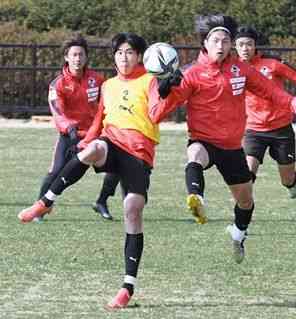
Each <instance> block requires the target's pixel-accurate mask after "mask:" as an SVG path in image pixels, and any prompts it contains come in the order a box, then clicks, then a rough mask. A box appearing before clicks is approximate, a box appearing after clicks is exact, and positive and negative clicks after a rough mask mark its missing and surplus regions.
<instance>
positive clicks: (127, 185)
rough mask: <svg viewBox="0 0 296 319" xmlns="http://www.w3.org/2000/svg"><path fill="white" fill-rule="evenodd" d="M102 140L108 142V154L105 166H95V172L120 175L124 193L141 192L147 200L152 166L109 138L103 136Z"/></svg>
mask: <svg viewBox="0 0 296 319" xmlns="http://www.w3.org/2000/svg"><path fill="white" fill-rule="evenodd" d="M101 140H103V141H105V142H106V143H107V144H108V154H107V159H106V163H105V164H104V165H103V166H101V167H94V169H95V172H96V173H101V172H107V173H113V174H117V175H118V176H119V177H120V182H121V187H122V189H123V192H124V195H127V194H128V193H136V194H141V195H143V196H144V197H145V199H146V201H147V191H148V189H149V185H150V174H151V169H152V167H150V166H149V165H148V163H146V162H145V161H143V160H141V159H138V158H137V157H135V156H133V155H131V154H129V153H127V152H126V151H124V150H123V149H121V148H119V147H118V146H116V145H115V144H113V143H112V142H111V141H110V140H108V139H107V138H101Z"/></svg>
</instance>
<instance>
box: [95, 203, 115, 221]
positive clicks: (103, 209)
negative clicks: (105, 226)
mask: <svg viewBox="0 0 296 319" xmlns="http://www.w3.org/2000/svg"><path fill="white" fill-rule="evenodd" d="M92 208H93V210H94V211H95V212H96V213H99V214H100V215H101V216H102V217H103V218H105V219H108V220H113V217H112V215H111V214H110V212H109V209H108V206H107V203H94V204H93V205H92Z"/></svg>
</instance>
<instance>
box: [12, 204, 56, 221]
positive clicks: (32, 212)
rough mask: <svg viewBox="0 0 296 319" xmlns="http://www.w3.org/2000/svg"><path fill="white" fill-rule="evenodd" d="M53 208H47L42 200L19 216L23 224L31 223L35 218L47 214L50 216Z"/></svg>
mask: <svg viewBox="0 0 296 319" xmlns="http://www.w3.org/2000/svg"><path fill="white" fill-rule="evenodd" d="M51 210H52V207H46V206H45V204H44V202H43V201H42V200H41V199H40V200H38V201H37V202H35V203H34V204H33V206H31V207H28V208H25V209H23V210H22V211H21V212H20V213H19V214H18V216H17V217H18V218H19V219H20V221H21V222H22V223H29V222H31V221H32V220H34V218H40V217H42V216H44V215H45V214H49V213H50V212H51Z"/></svg>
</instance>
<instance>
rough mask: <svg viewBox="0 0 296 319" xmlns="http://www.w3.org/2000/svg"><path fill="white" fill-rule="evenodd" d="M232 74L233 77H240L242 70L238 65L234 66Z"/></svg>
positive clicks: (231, 70)
mask: <svg viewBox="0 0 296 319" xmlns="http://www.w3.org/2000/svg"><path fill="white" fill-rule="evenodd" d="M230 72H231V73H232V74H233V76H239V72H240V68H239V67H238V66H237V65H235V64H232V66H231V69H230Z"/></svg>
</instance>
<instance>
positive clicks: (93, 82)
mask: <svg viewBox="0 0 296 319" xmlns="http://www.w3.org/2000/svg"><path fill="white" fill-rule="evenodd" d="M95 86H96V80H95V79H94V78H88V87H90V88H93V87H95Z"/></svg>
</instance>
